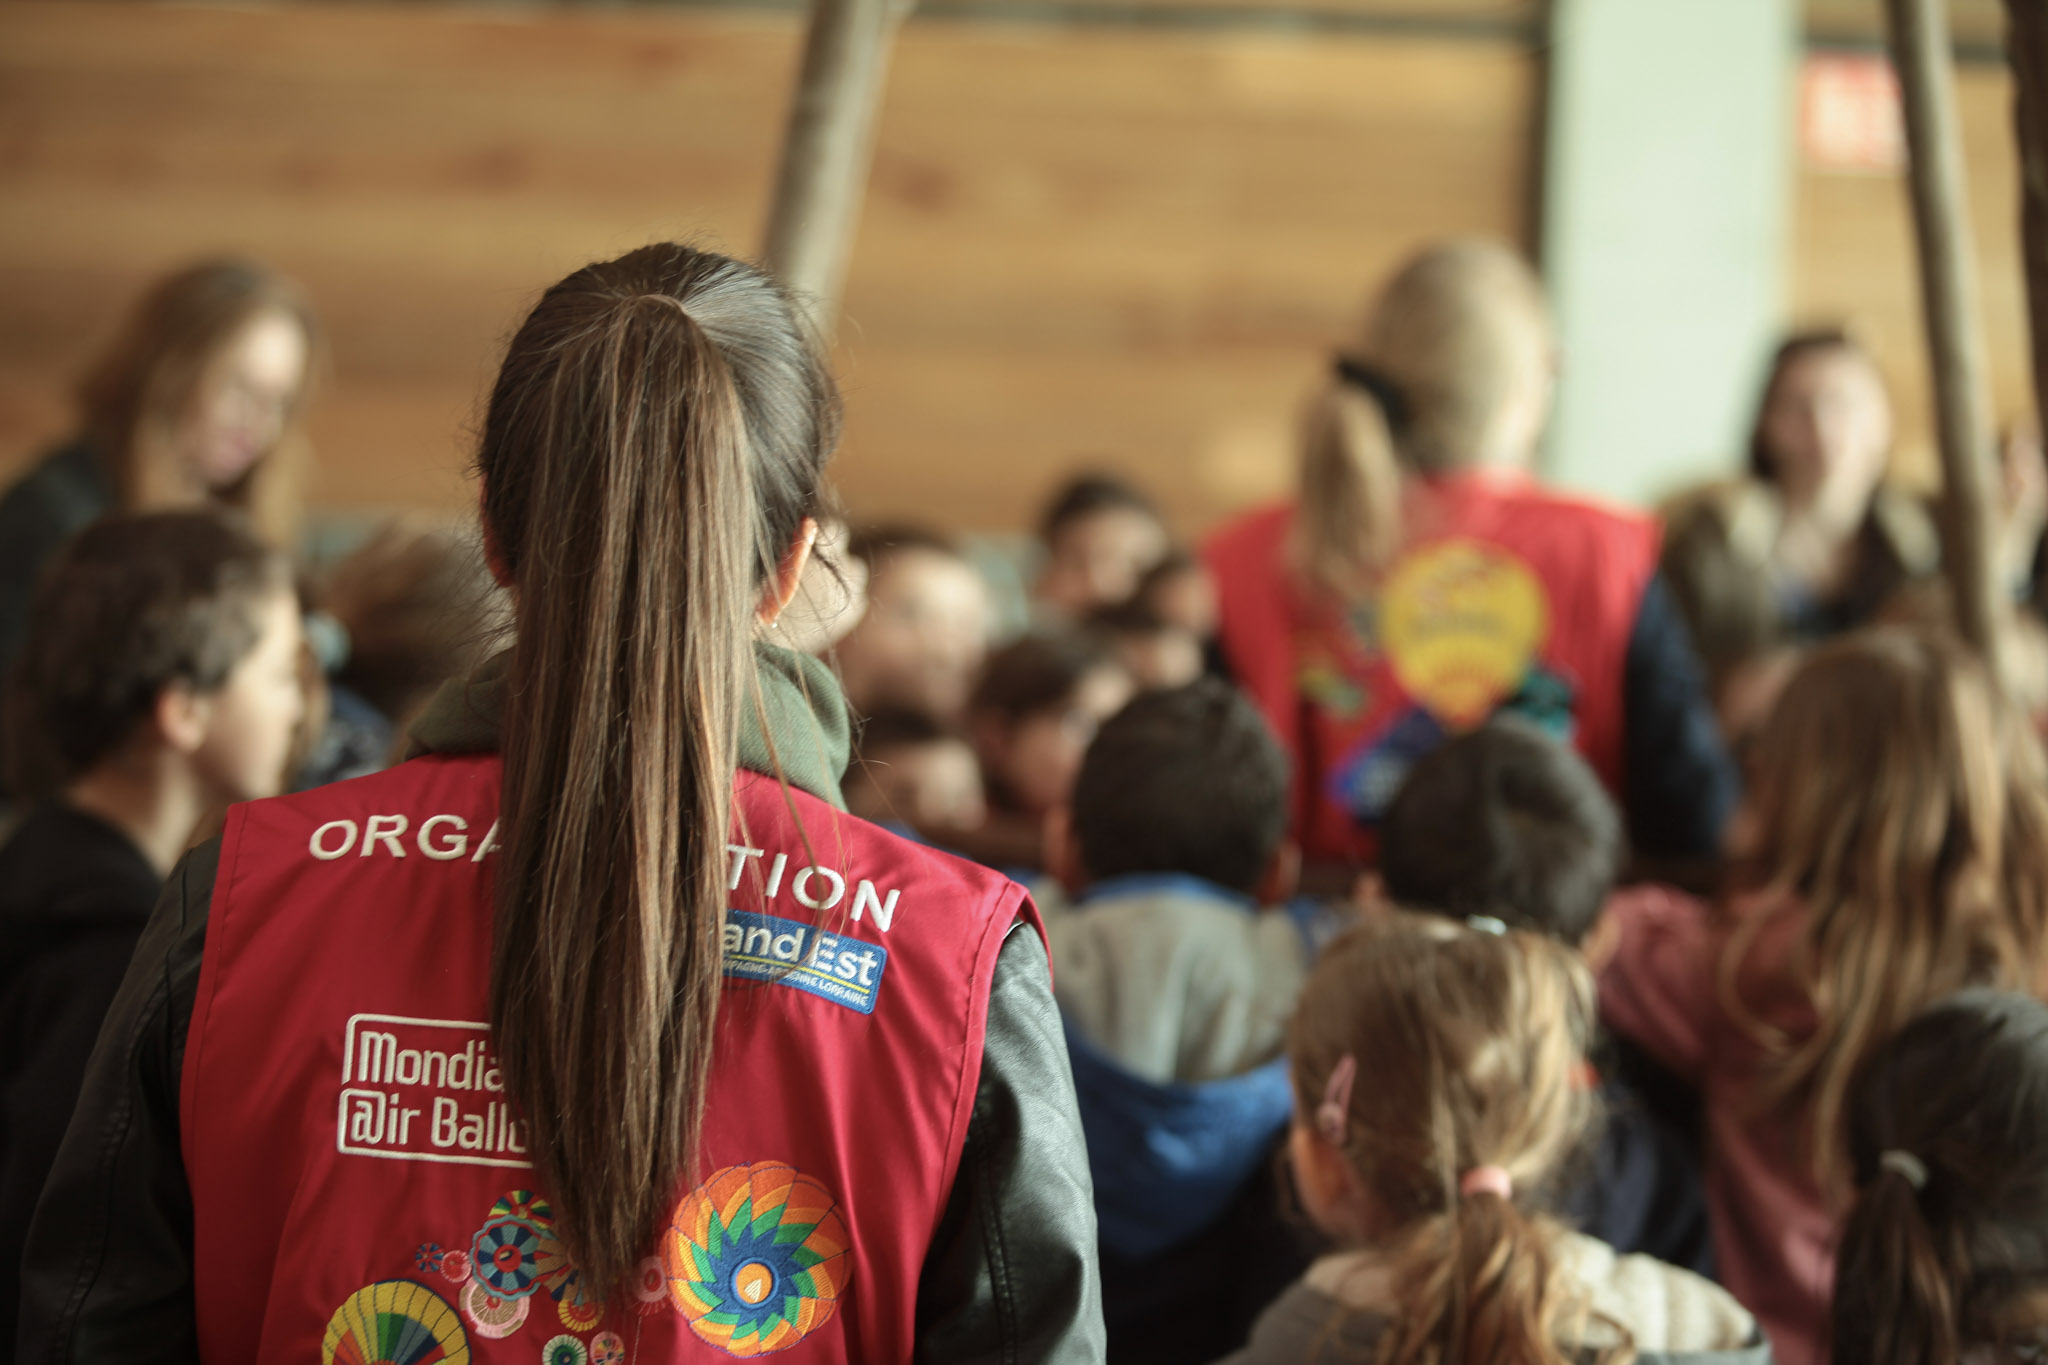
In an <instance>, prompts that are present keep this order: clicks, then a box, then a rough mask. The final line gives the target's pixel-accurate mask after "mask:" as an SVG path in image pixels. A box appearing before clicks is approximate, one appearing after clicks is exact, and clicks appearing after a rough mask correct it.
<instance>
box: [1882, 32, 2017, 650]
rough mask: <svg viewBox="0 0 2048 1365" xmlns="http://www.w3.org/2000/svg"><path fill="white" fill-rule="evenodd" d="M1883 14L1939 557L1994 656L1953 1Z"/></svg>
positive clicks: (1980, 359)
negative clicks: (1899, 129)
mask: <svg viewBox="0 0 2048 1365" xmlns="http://www.w3.org/2000/svg"><path fill="white" fill-rule="evenodd" d="M1885 12H1886V16H1887V18H1888V19H1889V20H1890V26H1891V43H1892V62H1893V64H1894V65H1895V66H1896V67H1897V68H1898V73H1899V89H1900V93H1901V95H1902V96H1903V99H1904V104H1905V114H1906V145H1907V147H1908V149H1909V151H1910V154H1911V163H1910V167H1909V179H1910V181H1911V186H1912V199H1913V223H1914V227H1915V229H1916V235H1917V237H1918V239H1919V244H1920V299H1921V305H1922V311H1923V312H1924V313H1925V315H1926V325H1927V349H1928V359H1929V370H1930V374H1931V377H1932V378H1933V381H1934V411H1935V427H1936V431H1937V434H1938V435H1939V437H1940V442H1941V472H1942V488H1943V497H1942V503H1943V510H1944V514H1945V515H1944V518H1943V528H1942V529H1943V538H1942V562H1943V563H1944V564H1945V565H1946V566H1947V571H1948V579H1949V584H1950V587H1951V588H1952V590H1953V593H1954V596H1955V609H1956V624H1957V626H1958V627H1959V628H1960V630H1961V632H1962V635H1963V638H1964V639H1965V640H1966V641H1968V642H1969V644H1970V645H1971V646H1972V647H1973V648H1975V649H1976V650H1978V651H1979V653H1981V654H1982V655H1983V656H1984V657H1985V659H1986V660H1987V661H1995V660H1997V659H1998V657H1999V655H1998V651H1997V648H1996V645H1997V635H1998V627H1999V620H2000V617H2001V615H2002V607H2001V596H2002V594H2001V591H2000V589H2001V585H2000V584H1998V583H1997V582H1996V581H1994V580H1995V576H1996V566H1995V561H1996V558H1997V556H1996V553H1995V548H1996V547H1995V546H1994V544H1993V539H1994V536H1995V534H1996V521H1995V519H1994V518H1993V517H1992V515H1991V512H1990V504H1991V492H1990V487H1991V469H1990V461H1991V450H1992V431H1991V397H1990V388H1989V384H1988V381H1987V379H1986V371H1985V368H1984V344H1983V333H1982V331H1981V330H1980V328H1979V323H1978V314H1977V279H1976V271H1975V269H1974V265H1973V261H1972V258H1971V251H1972V250H1973V246H1972V242H1971V239H1970V215H1969V207H1968V200H1967V199H1966V198H1965V197H1964V186H1963V153H1962V139H1961V136H1960V134H1959V133H1958V131H1957V128H1956V109H1955V76H1954V71H1953V70H1952V59H1951V56H1950V52H1949V27H1948V5H1947V4H1946V2H1945V0H1885Z"/></svg>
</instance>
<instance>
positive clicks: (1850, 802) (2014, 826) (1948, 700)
mask: <svg viewBox="0 0 2048 1365" xmlns="http://www.w3.org/2000/svg"><path fill="white" fill-rule="evenodd" d="M1752 774H1753V775H1752V778H1751V782H1750V786H1749V794H1748V799H1747V803H1746V805H1745V807H1744V809H1743V810H1742V811H1741V812H1739V813H1738V815H1737V818H1736V821H1735V828H1734V831H1733V832H1732V833H1731V836H1730V841H1731V852H1732V853H1733V855H1734V856H1735V857H1736V858H1737V859H1738V862H1739V864H1740V869H1741V877H1742V880H1743V883H1744V884H1745V885H1746V886H1747V887H1748V888H1749V889H1752V890H1756V891H1759V892H1762V893H1764V894H1767V895H1776V896H1780V897H1782V898H1784V899H1785V900H1787V901H1792V902H1796V903H1797V904H1798V905H1800V906H1801V907H1802V913H1803V915H1804V918H1805V922H1806V928H1805V946H1804V950H1803V951H1804V954H1805V962H1804V965H1803V966H1801V967H1800V968H1799V976H1800V979H1801V980H1802V981H1804V982H1805V983H1806V985H1805V989H1806V991H1807V994H1808V995H1810V998H1811V1003H1812V1005H1813V1007H1814V1016H1815V1026H1814V1029H1813V1032H1812V1034H1811V1036H1810V1037H1807V1038H1805V1039H1804V1040H1801V1041H1798V1042H1796V1043H1794V1044H1792V1045H1790V1046H1789V1047H1785V1048H1783V1049H1782V1050H1781V1053H1780V1063H1781V1065H1780V1067H1779V1069H1778V1071H1777V1074H1776V1075H1775V1077H1774V1081H1773V1086H1772V1089H1773V1092H1774V1094H1775V1096H1776V1097H1777V1098H1779V1099H1781V1100H1785V1101H1788V1102H1793V1103H1796V1104H1798V1105H1800V1106H1802V1107H1809V1108H1808V1112H1809V1114H1810V1116H1811V1119H1812V1124H1813V1126H1812V1129H1811V1131H1812V1134H1813V1135H1814V1137H1815V1138H1816V1139H1817V1142H1816V1146H1815V1151H1816V1154H1817V1156H1818V1158H1819V1161H1820V1164H1821V1166H1822V1168H1823V1169H1824V1170H1825V1169H1827V1168H1828V1167H1829V1166H1830V1164H1831V1152H1832V1135H1833V1134H1835V1133H1837V1132H1839V1131H1840V1122H1839V1121H1840V1117H1841V1114H1842V1109H1843V1105H1844V1104H1845V1103H1846V1092H1847V1088H1848V1084H1849V1076H1850V1074H1851V1073H1852V1071H1853V1070H1854V1068H1855V1067H1856V1065H1857V1064H1858V1063H1860V1062H1861V1061H1862V1060H1863V1059H1864V1058H1865V1057H1867V1056H1868V1055H1870V1053H1871V1052H1872V1050H1873V1049H1875V1048H1876V1047H1877V1045H1878V1044H1879V1043H1880V1042H1881V1041H1882V1040H1883V1039H1885V1038H1887V1037H1889V1036H1890V1035H1891V1034H1892V1033H1893V1032H1894V1031H1896V1030H1897V1029H1898V1028H1899V1027H1900V1026H1902V1025H1903V1024H1904V1023H1905V1022H1906V1020H1907V1019H1909V1018H1911V1017H1912V1015H1913V1014H1914V1013H1915V1012H1916V1011H1917V1010H1919V1009H1920V1008H1922V1007H1923V1006H1925V1005H1926V1004H1928V1003H1929V1002H1930V1001H1933V1000H1935V999H1938V998H1940V997H1941V996H1943V995H1946V994H1948V993H1949V992H1951V991H1954V990H1957V989H1960V988H1962V987H1964V986H1969V985H1992V986H2002V987H2008V988H2015V989H2026V990H2040V989H2042V988H2043V987H2044V986H2048V962H2044V960H2043V951H2042V950H2043V925H2044V920H2048V796H2044V793H2043V786H2042V781H2043V779H2042V763H2041V755H2040V750H2039V747H2038V745H2037V743H2036V741H2035V739H2034V737H2033V735H2032V734H2031V733H2030V732H2029V731H2028V730H2027V729H2026V727H2025V726H2024V725H2023V724H2021V723H2020V722H2019V721H2018V720H2017V719H2016V717H2014V716H2013V714H2012V713H2011V712H2010V711H2009V709H2008V708H2007V707H2006V706H2005V705H2004V704H2003V703H2002V702H2001V701H2000V700H1999V698H1998V697H1997V695H1996V694H1995V692H1994V690H1993V688H1992V686H1991V683H1990V680H1989V679H1988V677H1987V676H1986V674H1985V671H1984V669H1983V667H1982V666H1981V665H1980V664H1978V663H1977V662H1976V661H1975V660H1974V659H1973V658H1971V657H1970V656H1969V655H1968V654H1967V653H1965V652H1964V651H1963V650H1962V649H1961V648H1960V647H1958V646H1956V645H1953V644H1950V643H1948V642H1945V641H1944V640H1942V639H1941V638H1939V637H1937V636H1934V635H1930V634H1925V633H1920V632H1915V631H1911V630H1906V629H1903V628H1897V627H1890V628H1885V629H1881V630H1872V631H1866V632H1864V633H1862V634H1859V635H1855V636H1851V637H1848V638H1846V639H1843V640H1838V641H1835V642H1833V643H1831V644H1828V645H1825V646H1822V647H1821V648H1819V649H1817V650H1815V651H1814V652H1813V653H1812V654H1811V655H1809V656H1808V657H1807V659H1806V660H1805V662H1804V663H1802V664H1801V665H1800V667H1799V669H1798V671H1797V672H1796V673H1795V674H1794V675H1793V677H1792V680H1791V681H1790V682H1789V683H1788V684H1787V685H1786V688H1785V691H1784V694H1783V696H1782V697H1781V698H1780V699H1779V701H1778V704H1777V707H1776V709H1775V710H1774V711H1773V712H1772V715H1771V718H1770V720H1769V722H1768V723H1767V724H1766V725H1765V727H1764V730H1763V732H1762V733H1761V735H1760V736H1759V737H1758V740H1757V743H1756V746H1755V749H1754V752H1753V754H1752ZM1754 918H1755V917H1752V919H1754ZM1752 941H1753V939H1751V938H1749V937H1745V936H1743V935H1739V934H1738V935H1737V936H1736V937H1735V938H1734V939H1733V940H1732V941H1731V943H1730V953H1731V959H1732V960H1731V962H1730V963H1729V964H1727V965H1728V966H1729V967H1730V968H1731V970H1730V971H1729V972H1727V973H1724V974H1723V980H1724V981H1729V980H1733V979H1735V978H1736V977H1737V976H1738V975H1740V974H1739V973H1737V972H1736V971H1734V970H1733V969H1734V968H1737V967H1740V966H1741V965H1742V959H1743V958H1744V957H1746V956H1747V953H1748V948H1749V945H1750V943H1751V942H1752ZM1729 1003H1730V1004H1731V1006H1732V1007H1734V1008H1736V1010H1737V1012H1738V1017H1741V1016H1742V1015H1743V1014H1746V1010H1744V1009H1743V1008H1742V1006H1743V1003H1744V1002H1743V1001H1742V1000H1741V999H1739V998H1734V997H1731V998H1730V1001H1729Z"/></svg>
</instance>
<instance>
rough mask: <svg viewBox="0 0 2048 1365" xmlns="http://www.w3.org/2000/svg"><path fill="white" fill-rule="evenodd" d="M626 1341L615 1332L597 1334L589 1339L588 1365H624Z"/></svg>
mask: <svg viewBox="0 0 2048 1365" xmlns="http://www.w3.org/2000/svg"><path fill="white" fill-rule="evenodd" d="M625 1362H626V1339H625V1338H624V1337H622V1336H620V1335H619V1334H618V1333H617V1332H599V1333H598V1334H597V1335H596V1336H594V1337H592V1338H591V1339H590V1365H625Z"/></svg>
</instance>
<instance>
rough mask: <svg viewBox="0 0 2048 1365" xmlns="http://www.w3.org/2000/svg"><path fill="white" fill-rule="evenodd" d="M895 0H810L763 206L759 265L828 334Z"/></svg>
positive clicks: (899, 11) (870, 147)
mask: <svg viewBox="0 0 2048 1365" xmlns="http://www.w3.org/2000/svg"><path fill="white" fill-rule="evenodd" d="M909 8H910V6H909V5H908V4H907V3H903V0H812V8H811V24H810V31H809V34H808V36H807V37H806V39H805V41H804V61H803V69H802V71H801V72H800V73H799V74H798V76H797V84H796V94H795V96H794V98H793V99H792V100H791V102H790V111H789V127H788V130H787V132H786V133H785V134H784V136H783V140H782V166H781V170H780V172H779V173H778V174H777V176H776V180H775V201H774V203H773V205H772V206H771V207H770V208H769V211H768V241H767V245H766V248H765V251H764V255H765V258H766V262H767V265H768V268H769V269H770V270H772V271H774V272H775V274H776V275H777V276H778V277H779V278H781V279H782V281H783V282H784V283H786V284H788V285H789V286H790V287H791V288H792V289H794V290H796V291H797V292H798V293H799V294H800V295H802V296H804V297H805V298H806V299H807V300H808V301H809V302H810V304H811V307H812V320H813V321H814V322H815V323H816V325H817V327H818V331H819V334H820V335H822V336H824V337H826V338H827V339H828V340H829V339H830V337H831V335H832V329H833V324H834V323H835V322H836V321H837V318H838V312H839V295H840V290H841V289H842V288H843V287H844V285H845V282H846V262H847V258H848V257H849V256H850V255H851V254H852V249H853V235H854V230H855V228H857V227H858V226H859V225H860V209H861V200H862V198H863V195H864V192H865V190H866V187H867V178H868V163H869V161H870V159H871V158H872V156H873V152H874V129H875V116H876V114H877V112H878V111H879V108H880V105H881V99H882V82H883V78H884V76H885V75H886V73H887V71H888V66H889V43H890V40H891V38H892V37H893V36H894V34H895V31H896V26H897V25H898V24H899V23H900V22H901V21H902V19H903V16H904V15H905V14H907V13H908V12H909Z"/></svg>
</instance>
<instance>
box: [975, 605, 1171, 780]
mask: <svg viewBox="0 0 2048 1365" xmlns="http://www.w3.org/2000/svg"><path fill="white" fill-rule="evenodd" d="M1130 697H1131V679H1130V675H1129V674H1127V673H1126V672H1124V668H1123V665H1122V664H1120V663H1118V662H1117V661H1116V658H1115V656H1114V655H1112V654H1110V652H1109V651H1108V650H1107V649H1106V648H1105V647H1104V646H1103V645H1101V644H1100V643H1098V642H1097V641H1095V640H1092V639H1090V638H1089V637H1087V636H1085V635H1079V634H1071V633H1065V632H1062V633H1058V634H1051V635H1027V636H1026V637H1025V638H1023V639H1021V640H1019V641H1017V642H1016V643H1014V644H1011V645H1009V646H1006V647H1005V648H1003V649H1000V650H997V651H996V652H995V653H994V654H992V655H990V656H989V660H988V667H987V668H986V669H985V670H984V671H983V673H982V677H981V682H980V684H979V685H977V686H976V687H975V689H974V698H973V701H972V702H971V703H970V705H969V707H968V714H969V717H970V720H971V722H972V726H973V734H974V747H975V751H976V753H978V754H979V755H980V758H981V768H982V775H983V777H984V778H985V779H986V780H987V783H988V787H989V793H990V797H991V801H992V803H994V804H997V805H1000V806H1003V807H1004V808H1006V809H1009V810H1011V811H1014V812H1016V813H1018V814H1022V815H1030V816H1044V815H1047V814H1049V813H1050V812H1051V811H1052V810H1053V809H1054V808H1055V807H1056V806H1059V805H1061V804H1063V803H1064V802H1065V801H1066V800H1067V797H1068V795H1069V794H1070V793H1071V792H1072V791H1073V789H1074V778H1075V777H1076V776H1077V775H1078V774H1079V773H1080V771H1081V759H1082V756H1083V755H1085V754H1086V753H1087V752H1088V746H1089V744H1090V743H1092V742H1093V741H1094V739H1095V732H1096V730H1097V729H1098V728H1099V727H1100V726H1101V725H1102V723H1103V722H1104V721H1106V720H1108V719H1109V718H1110V717H1111V716H1113V715H1115V714H1116V713H1117V712H1118V711H1119V710H1121V709H1122V708H1123V704H1124V703H1125V702H1127V701H1129V700H1130Z"/></svg>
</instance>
